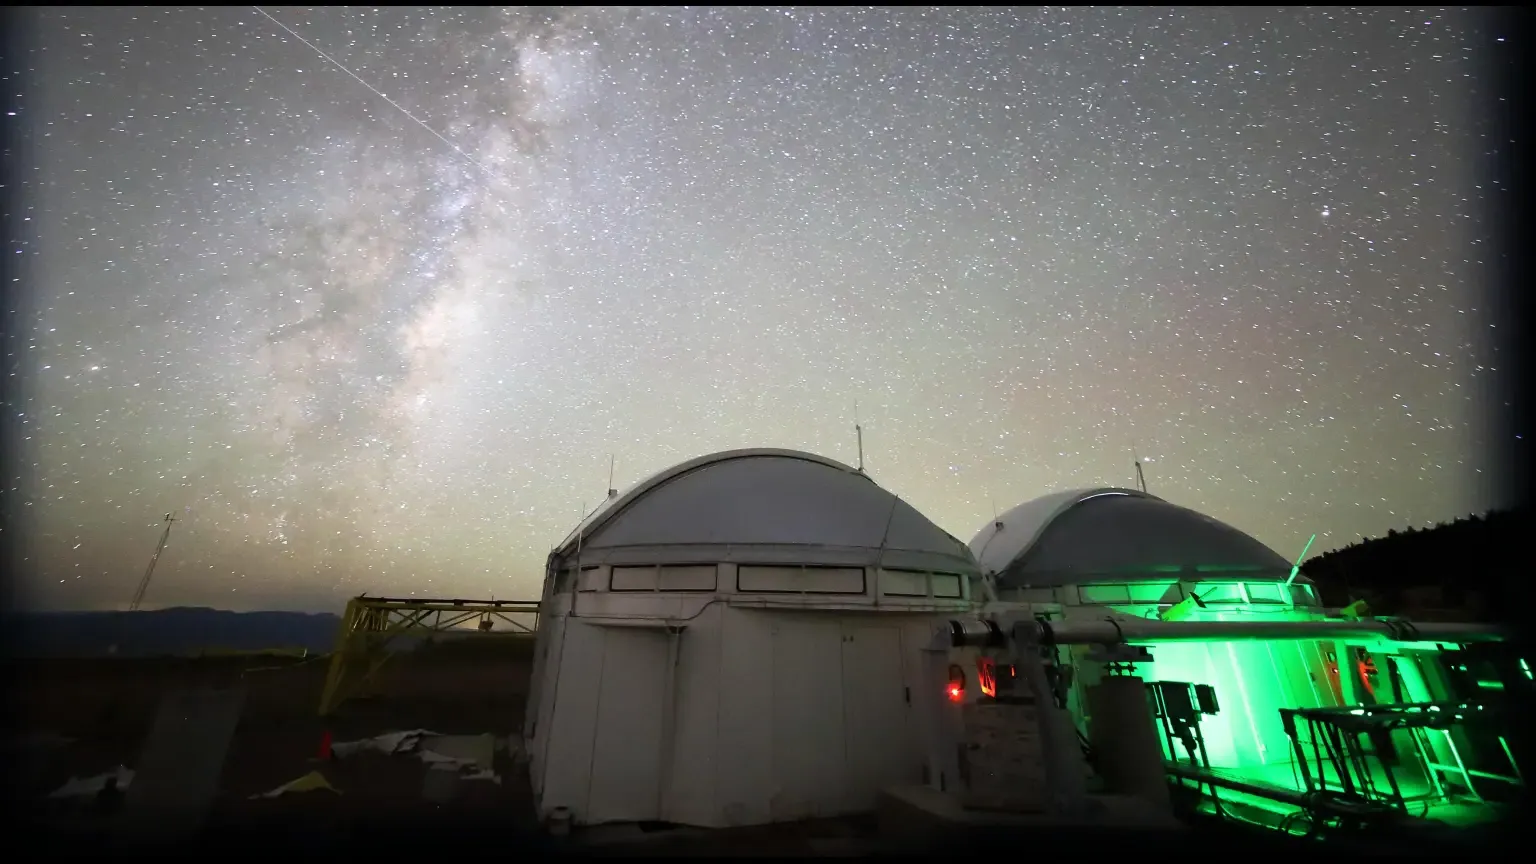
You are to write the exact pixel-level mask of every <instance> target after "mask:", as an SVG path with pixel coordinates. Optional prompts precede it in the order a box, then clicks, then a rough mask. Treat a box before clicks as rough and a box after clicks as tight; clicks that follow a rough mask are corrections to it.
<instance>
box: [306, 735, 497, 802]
mask: <svg viewBox="0 0 1536 864" xmlns="http://www.w3.org/2000/svg"><path fill="white" fill-rule="evenodd" d="M496 749H497V739H496V737H495V736H493V735H491V734H489V733H487V734H483V735H439V734H437V733H436V732H431V731H428V730H426V729H413V730H411V731H409V732H390V733H387V734H384V735H380V736H378V737H376V738H369V739H367V740H364V741H348V742H344V743H340V744H333V745H331V753H332V754H333V755H334V756H335V758H337V759H345V758H347V757H350V756H354V755H356V754H358V753H362V752H364V751H369V750H371V751H374V752H378V753H383V754H384V755H386V756H400V755H413V756H415V757H416V758H417V759H419V760H421V761H422V763H423V764H425V765H427V766H428V767H429V768H434V769H440V770H449V771H457V772H460V774H461V775H462V776H461V777H460V779H462V780H490V781H491V782H493V783H496V784H498V785H499V784H500V783H501V778H500V777H499V776H498V775H497V774H496V771H495V767H494V766H495V759H496ZM434 782H437V781H434ZM445 788H446V787H445Z"/></svg>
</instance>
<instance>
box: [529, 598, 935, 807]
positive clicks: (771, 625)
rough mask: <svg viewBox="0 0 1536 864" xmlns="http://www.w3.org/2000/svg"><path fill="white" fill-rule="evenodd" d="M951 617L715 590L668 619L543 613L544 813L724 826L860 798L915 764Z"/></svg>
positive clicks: (537, 771) (539, 765) (896, 780)
mask: <svg viewBox="0 0 1536 864" xmlns="http://www.w3.org/2000/svg"><path fill="white" fill-rule="evenodd" d="M658 599H659V598H658ZM946 617H949V616H948V615H947V614H904V613H893V612H881V611H876V610H869V611H867V612H863V611H860V612H853V611H811V610H806V611H783V610H774V609H756V608H753V609H742V608H732V607H731V606H730V605H729V604H728V603H727V602H725V601H723V600H710V601H709V602H706V603H704V604H703V605H702V608H700V609H699V611H697V612H696V613H693V614H692V615H691V616H689V617H687V618H686V620H682V621H678V619H674V621H677V622H678V623H681V624H682V625H684V626H683V629H681V631H680V633H679V634H678V635H671V634H669V633H668V631H667V630H666V629H664V628H661V627H657V626H654V625H655V624H660V623H661V622H651V623H652V626H649V627H645V626H641V627H635V626H614V625H617V624H619V623H620V622H619V621H617V620H615V619H612V618H606V619H605V618H583V617H580V616H577V617H572V618H568V619H566V620H564V621H563V622H562V623H556V622H555V621H552V620H551V619H550V618H549V617H546V618H545V622H546V624H547V626H549V634H550V637H551V639H550V642H551V643H552V644H551V646H550V650H549V653H548V655H547V659H546V661H545V662H546V663H548V664H549V666H548V669H547V671H546V675H547V677H546V680H545V683H544V686H543V687H542V688H541V694H540V703H541V705H540V719H539V721H538V726H537V731H536V733H535V735H534V738H533V740H532V742H531V747H530V751H531V756H532V759H533V763H534V764H533V766H532V771H533V773H534V775H535V794H536V799H537V802H538V808H539V811H540V814H541V815H542V816H547V815H548V814H549V813H550V812H551V811H552V810H553V809H554V808H555V807H559V806H564V807H567V808H569V809H570V811H571V812H572V814H573V815H574V816H575V819H576V821H577V822H579V823H588V824H591V823H598V822H609V821H641V820H662V821H667V822H676V823H681V824H691V825H700V826H706V827H722V826H729V825H752V824H763V823H768V822H780V821H791V820H796V819H805V818H814V817H823V816H833V815H838V814H844V813H851V812H861V811H868V810H871V809H873V807H874V806H875V802H876V797H877V795H878V792H879V790H880V789H881V788H884V787H886V786H890V785H896V784H906V783H917V782H920V781H921V779H922V766H923V753H922V750H921V745H920V738H919V734H918V728H919V723H918V719H917V717H916V716H915V711H916V708H915V707H914V706H913V705H912V704H911V703H912V702H915V701H916V700H915V699H912V698H911V697H912V688H914V687H915V686H918V680H917V679H918V672H917V670H918V651H919V650H920V648H921V647H922V646H923V645H924V644H926V643H927V642H928V640H929V639H930V638H931V634H932V630H933V628H934V626H935V625H936V624H937V623H938V622H939V621H940V620H942V619H944V618H946ZM636 623H638V622H636ZM673 642H675V645H672V644H669V643H673ZM556 643H558V644H556ZM674 651H675V661H674V660H673V659H672V658H673V657H674V654H673V653H672V652H674ZM674 662H675V665H671V664H673V663H674ZM669 665H670V672H669Z"/></svg>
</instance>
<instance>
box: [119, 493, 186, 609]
mask: <svg viewBox="0 0 1536 864" xmlns="http://www.w3.org/2000/svg"><path fill="white" fill-rule="evenodd" d="M174 524H176V515H175V514H174V513H167V514H165V530H164V531H162V532H160V545H158V546H156V547H155V554H154V555H151V556H150V558H149V566H148V567H147V568H145V570H144V578H143V579H140V580H139V587H138V589H137V590H135V591H134V592H133V600H132V602H130V603H129V604H128V611H129V612H137V611H139V604H140V603H142V602H144V592H145V591H148V590H149V578H150V577H151V576H153V575H155V564H157V563H159V561H160V553H161V552H164V551H165V541H167V540H169V539H171V526H172V525H174Z"/></svg>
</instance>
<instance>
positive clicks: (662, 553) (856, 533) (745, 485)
mask: <svg viewBox="0 0 1536 864" xmlns="http://www.w3.org/2000/svg"><path fill="white" fill-rule="evenodd" d="M578 553H579V555H580V559H581V561H580V563H581V565H582V566H588V565H601V564H608V565H628V564H686V563H692V562H701V563H702V562H722V563H725V562H748V563H759V564H773V563H792V564H805V565H811V564H817V565H821V564H825V565H835V566H871V565H875V564H877V563H878V564H880V565H882V566H885V567H909V568H914V569H924V570H943V571H947V572H954V573H964V574H974V573H976V564H975V562H974V560H973V559H972V557H971V554H970V552H969V550H967V549H966V546H965V544H964V543H962V542H960V541H959V540H957V539H956V538H954V537H952V536H950V535H949V534H947V533H945V532H944V530H943V529H941V528H939V527H938V526H937V525H935V524H933V523H932V522H931V521H929V520H928V519H927V517H925V516H923V515H922V514H921V513H919V512H917V510H916V509H914V508H913V507H912V506H911V505H910V504H907V503H906V502H905V501H902V500H901V499H900V498H897V497H896V496H895V495H893V494H891V493H890V492H887V491H886V490H885V489H882V488H881V487H880V486H879V485H878V484H876V483H875V482H874V481H873V480H871V479H870V478H869V477H868V476H867V475H865V474H863V473H861V472H859V471H857V470H855V469H853V468H850V467H849V466H847V465H844V464H842V463H840V462H836V461H833V460H831V459H827V458H824V457H821V456H816V455H813V454H810V453H802V452H798V451H794V450H772V449H753V450H731V451H726V452H723V453H715V454H712V455H709V456H703V457H700V458H698V459H693V460H690V461H688V462H684V463H682V464H681V465H676V466H674V467H672V468H668V469H667V470H665V471H662V472H661V473H659V474H657V475H655V476H653V477H651V478H650V479H648V480H646V481H644V482H642V483H640V484H638V485H637V486H635V487H634V488H632V489H630V490H629V491H628V492H625V493H624V494H622V495H615V496H612V497H610V498H609V499H608V501H607V502H606V503H605V504H604V505H603V506H602V507H600V508H598V510H597V511H595V512H594V513H593V514H592V515H591V516H589V517H587V519H585V520H584V521H583V522H582V524H581V525H580V526H578V528H577V530H576V531H575V532H573V533H572V534H571V536H570V537H569V538H567V539H566V540H565V541H564V542H563V543H561V545H560V547H559V548H558V549H557V550H556V551H555V557H556V558H558V559H561V560H563V561H567V562H569V561H572V560H573V559H575V558H576V557H577V555H578Z"/></svg>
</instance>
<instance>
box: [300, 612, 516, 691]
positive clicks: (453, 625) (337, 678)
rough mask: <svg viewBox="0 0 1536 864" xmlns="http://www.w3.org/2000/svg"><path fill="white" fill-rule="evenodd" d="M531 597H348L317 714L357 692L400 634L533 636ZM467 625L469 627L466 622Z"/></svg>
mask: <svg viewBox="0 0 1536 864" xmlns="http://www.w3.org/2000/svg"><path fill="white" fill-rule="evenodd" d="M538 623H539V604H538V601H534V600H410V599H398V598H389V597H368V596H362V597H354V598H353V599H351V600H349V601H347V610H346V613H345V614H343V615H342V618H341V629H340V632H339V633H338V634H337V636H336V646H335V648H334V649H333V650H332V652H331V664H330V668H329V669H328V670H327V672H326V676H325V690H324V691H323V692H322V693H321V696H320V716H322V717H326V716H329V715H331V714H332V713H333V712H335V710H336V708H337V707H339V706H340V705H341V703H343V702H345V701H346V700H347V699H349V698H351V697H353V696H355V695H357V694H358V693H359V692H361V691H362V690H363V689H364V688H365V687H366V686H367V685H368V684H369V682H371V681H372V680H373V678H374V677H375V676H376V675H377V674H378V672H379V670H380V669H381V668H383V666H384V663H385V661H387V660H388V659H389V657H390V650H389V649H390V643H392V642H393V641H394V640H395V639H397V638H399V637H401V636H407V635H410V636H416V635H427V636H429V635H431V634H436V633H453V634H455V635H463V636H475V637H476V638H481V639H484V638H496V637H499V638H503V639H505V638H514V639H517V638H521V639H529V638H532V637H533V635H534V633H535V632H536V631H537V629H538ZM465 625H471V626H465Z"/></svg>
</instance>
